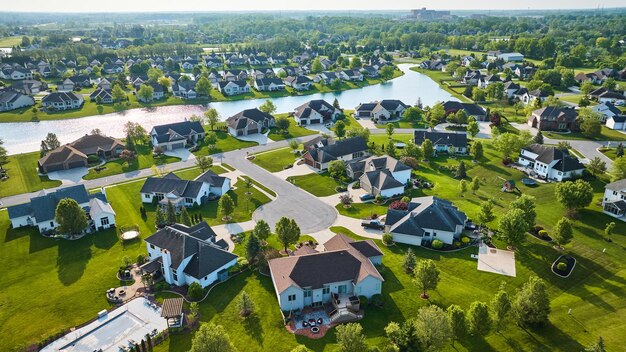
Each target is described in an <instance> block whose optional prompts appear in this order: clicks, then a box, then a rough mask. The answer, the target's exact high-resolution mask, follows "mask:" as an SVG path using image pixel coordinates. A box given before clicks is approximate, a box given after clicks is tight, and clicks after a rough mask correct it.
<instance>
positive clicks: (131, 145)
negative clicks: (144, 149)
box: [126, 133, 135, 152]
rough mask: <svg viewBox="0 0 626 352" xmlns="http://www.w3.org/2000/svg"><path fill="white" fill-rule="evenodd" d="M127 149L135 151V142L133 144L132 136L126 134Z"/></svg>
mask: <svg viewBox="0 0 626 352" xmlns="http://www.w3.org/2000/svg"><path fill="white" fill-rule="evenodd" d="M126 149H127V150H130V151H133V152H134V151H135V142H133V138H132V137H131V135H130V134H128V133H127V134H126Z"/></svg>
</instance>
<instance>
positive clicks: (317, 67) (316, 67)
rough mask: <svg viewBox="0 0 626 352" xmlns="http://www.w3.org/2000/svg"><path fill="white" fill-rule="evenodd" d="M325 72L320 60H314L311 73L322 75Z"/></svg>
mask: <svg viewBox="0 0 626 352" xmlns="http://www.w3.org/2000/svg"><path fill="white" fill-rule="evenodd" d="M323 70H324V66H322V63H321V62H320V59H319V58H318V57H316V58H315V59H313V62H312V63H311V73H320V72H322V71H323Z"/></svg>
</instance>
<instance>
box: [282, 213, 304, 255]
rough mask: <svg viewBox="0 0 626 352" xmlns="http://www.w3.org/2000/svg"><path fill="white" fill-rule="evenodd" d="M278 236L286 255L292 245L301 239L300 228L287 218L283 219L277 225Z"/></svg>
mask: <svg viewBox="0 0 626 352" xmlns="http://www.w3.org/2000/svg"><path fill="white" fill-rule="evenodd" d="M276 236H277V237H278V240H279V241H280V243H281V244H282V245H283V246H284V248H285V253H288V252H287V249H288V248H289V246H290V245H292V244H295V243H297V242H298V240H299V239H300V227H298V224H296V221H295V220H293V219H289V218H287V217H284V216H283V217H282V218H280V219H279V220H278V222H277V223H276Z"/></svg>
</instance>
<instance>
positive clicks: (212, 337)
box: [190, 323, 237, 352]
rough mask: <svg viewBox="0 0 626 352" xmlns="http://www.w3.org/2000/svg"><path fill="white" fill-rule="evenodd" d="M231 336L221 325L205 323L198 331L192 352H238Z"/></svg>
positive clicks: (192, 342)
mask: <svg viewBox="0 0 626 352" xmlns="http://www.w3.org/2000/svg"><path fill="white" fill-rule="evenodd" d="M236 351H237V349H236V348H235V346H234V345H233V343H232V342H231V341H230V336H228V333H227V332H226V330H225V329H224V328H223V327H222V326H221V325H215V324H213V323H205V324H202V325H201V326H200V329H198V331H196V333H195V334H194V336H193V340H192V341H191V350H190V352H236Z"/></svg>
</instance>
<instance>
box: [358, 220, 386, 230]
mask: <svg viewBox="0 0 626 352" xmlns="http://www.w3.org/2000/svg"><path fill="white" fill-rule="evenodd" d="M361 226H363V227H365V228H366V229H374V230H382V229H384V228H385V225H383V223H381V222H380V221H379V220H363V221H361Z"/></svg>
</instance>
